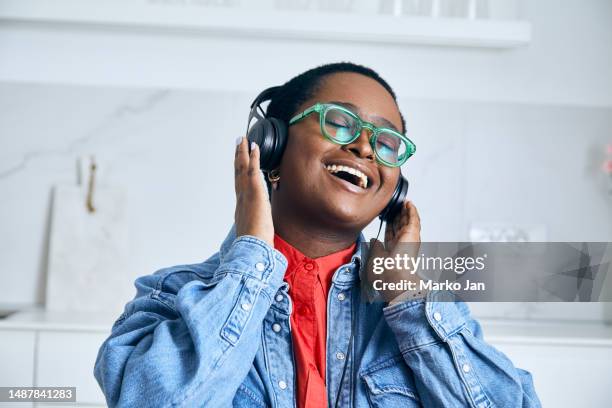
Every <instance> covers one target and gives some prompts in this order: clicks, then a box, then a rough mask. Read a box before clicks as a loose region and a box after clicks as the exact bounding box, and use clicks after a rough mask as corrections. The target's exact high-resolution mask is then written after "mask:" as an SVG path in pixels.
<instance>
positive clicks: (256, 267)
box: [255, 262, 266, 272]
mask: <svg viewBox="0 0 612 408" xmlns="http://www.w3.org/2000/svg"><path fill="white" fill-rule="evenodd" d="M255 269H257V270H258V271H259V272H262V271H263V270H264V269H266V265H264V264H263V262H257V263H256V264H255Z"/></svg>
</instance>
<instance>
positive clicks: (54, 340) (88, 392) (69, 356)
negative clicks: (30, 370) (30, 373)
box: [35, 331, 107, 404]
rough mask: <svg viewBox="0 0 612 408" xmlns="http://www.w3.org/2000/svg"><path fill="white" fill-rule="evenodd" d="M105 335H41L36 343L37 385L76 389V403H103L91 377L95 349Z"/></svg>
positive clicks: (77, 333) (101, 395)
mask: <svg viewBox="0 0 612 408" xmlns="http://www.w3.org/2000/svg"><path fill="white" fill-rule="evenodd" d="M106 337H107V335H106V334H101V333H87V332H66V331H56V332H51V331H49V332H44V331H43V332H41V333H40V334H39V339H38V352H37V355H38V359H37V361H36V371H35V373H36V384H37V385H40V386H43V385H44V386H45V387H46V386H49V387H76V389H77V401H78V402H80V403H87V404H95V403H97V404H100V403H104V395H103V394H102V392H101V391H100V387H99V386H98V383H97V382H96V380H95V378H94V376H93V367H94V363H95V361H96V356H97V354H98V349H99V348H100V345H101V344H102V342H103V341H104V340H105V339H106Z"/></svg>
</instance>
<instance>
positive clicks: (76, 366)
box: [0, 310, 114, 408]
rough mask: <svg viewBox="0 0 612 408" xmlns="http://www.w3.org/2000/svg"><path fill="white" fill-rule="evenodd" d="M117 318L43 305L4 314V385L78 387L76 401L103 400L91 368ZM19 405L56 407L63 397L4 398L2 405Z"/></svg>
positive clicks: (0, 334)
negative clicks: (40, 399) (36, 400)
mask: <svg viewBox="0 0 612 408" xmlns="http://www.w3.org/2000/svg"><path fill="white" fill-rule="evenodd" d="M113 319H114V317H111V316H105V315H96V314H94V313H83V314H79V313H58V312H45V311H42V310H35V311H27V312H20V313H16V314H14V315H11V316H10V317H8V318H6V319H0V386H15V387H24V386H35V387H54V386H56V387H76V397H77V404H76V406H81V405H83V406H87V407H92V406H105V400H104V395H103V394H102V392H101V390H100V387H99V386H98V383H97V382H96V379H95V378H94V375H93V368H94V363H95V361H96V357H97V354H98V349H99V348H100V346H101V345H102V343H103V342H104V340H105V339H106V338H107V337H108V334H109V332H110V328H111V326H112V324H113V321H114V320H113ZM17 405H18V406H19V407H20V408H25V407H33V406H35V407H51V406H53V407H58V406H62V403H59V404H58V403H36V404H32V403H18V404H14V403H11V404H4V405H3V403H0V408H4V407H5V406H6V407H9V406H10V407H14V406H17ZM63 405H65V406H73V407H74V406H75V404H70V403H65V404H63Z"/></svg>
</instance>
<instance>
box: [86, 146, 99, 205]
mask: <svg viewBox="0 0 612 408" xmlns="http://www.w3.org/2000/svg"><path fill="white" fill-rule="evenodd" d="M95 179H96V161H95V159H94V157H93V156H91V164H90V165H89V182H88V184H87V202H86V204H85V205H86V207H87V211H89V212H90V213H93V212H95V211H96V207H94V204H93V193H94V184H95Z"/></svg>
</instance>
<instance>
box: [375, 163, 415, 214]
mask: <svg viewBox="0 0 612 408" xmlns="http://www.w3.org/2000/svg"><path fill="white" fill-rule="evenodd" d="M408 186H409V183H408V180H406V179H405V178H404V176H402V175H401V174H400V177H399V180H397V184H396V185H395V190H394V191H393V194H392V195H391V199H390V200H389V203H388V204H387V206H386V207H385V208H384V209H383V210H382V211H381V213H380V215H379V216H378V218H380V219H381V220H382V221H385V222H391V221H393V219H394V218H395V216H396V215H397V214H399V213H400V212H401V211H402V207H403V206H404V201H406V197H407V196H408Z"/></svg>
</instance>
